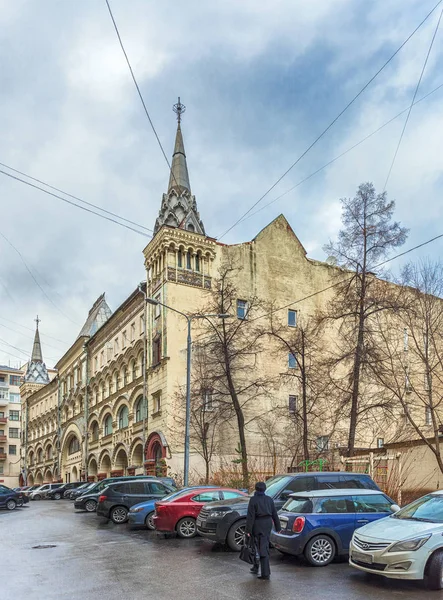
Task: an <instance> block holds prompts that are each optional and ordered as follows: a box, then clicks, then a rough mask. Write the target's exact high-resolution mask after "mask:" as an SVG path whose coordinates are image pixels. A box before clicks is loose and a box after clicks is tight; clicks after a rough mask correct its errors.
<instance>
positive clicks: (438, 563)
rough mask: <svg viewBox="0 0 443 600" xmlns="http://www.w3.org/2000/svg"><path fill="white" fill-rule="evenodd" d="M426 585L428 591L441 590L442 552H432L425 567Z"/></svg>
mask: <svg viewBox="0 0 443 600" xmlns="http://www.w3.org/2000/svg"><path fill="white" fill-rule="evenodd" d="M426 573H427V577H426V584H427V586H428V588H429V589H430V590H441V589H443V551H442V550H439V551H437V552H434V554H433V555H432V556H431V558H430V559H429V561H428V564H427V567H426Z"/></svg>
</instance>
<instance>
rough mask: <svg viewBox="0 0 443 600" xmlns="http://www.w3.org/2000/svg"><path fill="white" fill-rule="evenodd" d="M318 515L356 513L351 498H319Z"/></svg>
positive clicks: (316, 507)
mask: <svg viewBox="0 0 443 600" xmlns="http://www.w3.org/2000/svg"><path fill="white" fill-rule="evenodd" d="M315 512H316V513H320V514H321V513H328V514H344V513H355V507H354V502H353V501H352V498H351V497H349V496H334V497H333V498H317V501H316V503H315Z"/></svg>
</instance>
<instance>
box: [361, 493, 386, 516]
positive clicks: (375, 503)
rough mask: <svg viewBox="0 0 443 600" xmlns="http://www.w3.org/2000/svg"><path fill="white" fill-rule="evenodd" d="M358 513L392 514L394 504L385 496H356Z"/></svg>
mask: <svg viewBox="0 0 443 600" xmlns="http://www.w3.org/2000/svg"><path fill="white" fill-rule="evenodd" d="M353 500H354V505H355V512H357V513H391V512H392V510H391V506H392V503H391V502H390V500H389V499H388V498H386V496H385V495H384V494H371V495H369V494H368V495H363V494H362V495H361V496H354V497H353Z"/></svg>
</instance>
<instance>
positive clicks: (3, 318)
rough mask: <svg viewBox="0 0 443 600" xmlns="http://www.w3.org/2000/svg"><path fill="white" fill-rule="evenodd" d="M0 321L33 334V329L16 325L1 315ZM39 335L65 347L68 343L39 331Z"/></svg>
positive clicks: (19, 324)
mask: <svg viewBox="0 0 443 600" xmlns="http://www.w3.org/2000/svg"><path fill="white" fill-rule="evenodd" d="M0 319H2V320H3V321H6V322H7V323H12V325H16V326H17V327H22V328H23V329H27V330H28V331H32V332H35V329H32V327H27V326H26V325H22V324H21V323H17V322H16V321H11V319H7V318H6V317H3V316H2V315H0ZM17 333H18V332H17ZM39 333H40V337H41V338H48V339H50V340H55V341H56V342H60V343H61V344H63V345H65V346H66V344H67V343H68V342H65V341H63V340H60V339H59V338H56V337H53V336H52V335H48V334H47V333H42V332H41V331H39Z"/></svg>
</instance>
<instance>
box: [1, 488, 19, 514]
mask: <svg viewBox="0 0 443 600" xmlns="http://www.w3.org/2000/svg"><path fill="white" fill-rule="evenodd" d="M23 503H24V496H23V494H22V493H21V492H15V491H14V490H11V488H8V487H7V486H6V485H2V484H0V508H6V509H7V510H14V509H15V508H17V506H23Z"/></svg>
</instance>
